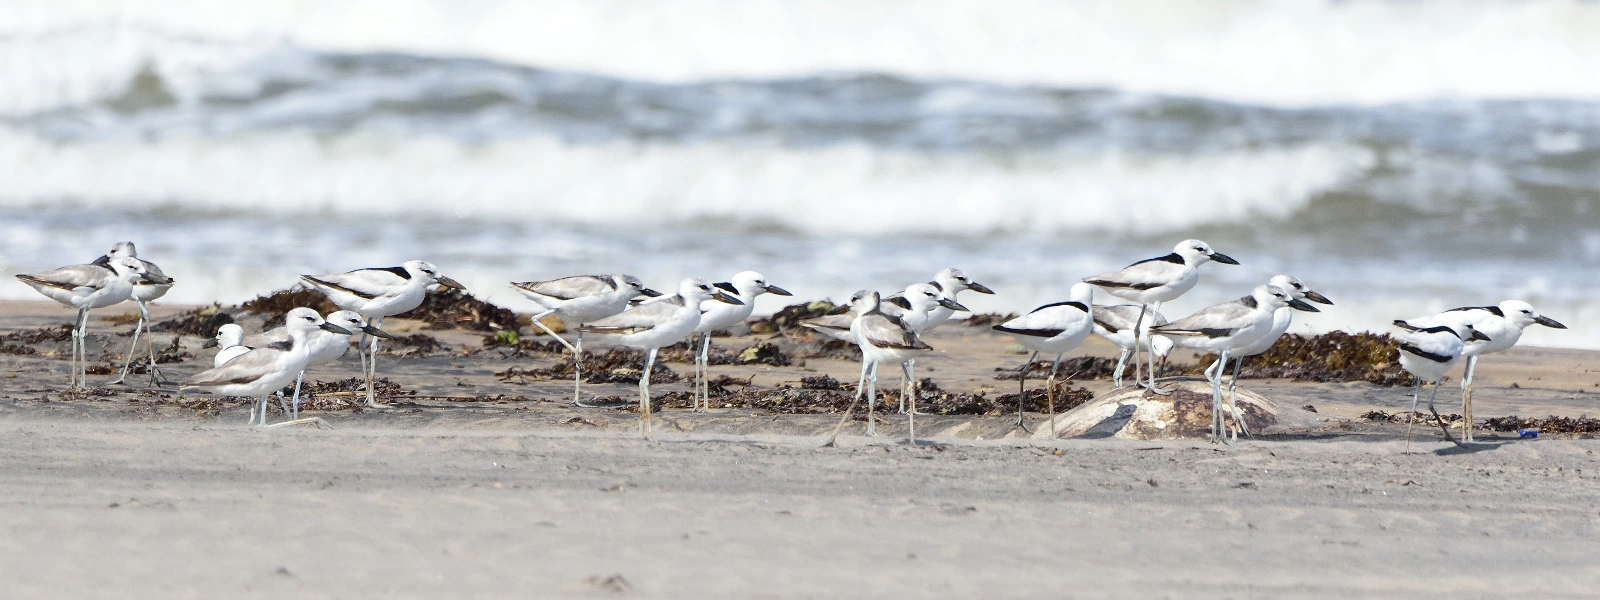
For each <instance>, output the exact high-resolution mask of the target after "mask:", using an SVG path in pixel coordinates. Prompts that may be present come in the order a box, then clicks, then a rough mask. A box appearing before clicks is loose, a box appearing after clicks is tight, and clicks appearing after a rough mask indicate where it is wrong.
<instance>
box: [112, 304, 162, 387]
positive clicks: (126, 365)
mask: <svg viewBox="0 0 1600 600" xmlns="http://www.w3.org/2000/svg"><path fill="white" fill-rule="evenodd" d="M133 303H134V305H136V306H138V307H139V324H138V325H134V326H133V343H132V344H129V345H128V353H127V355H126V356H125V357H124V358H123V360H122V373H121V374H120V375H117V378H116V379H114V380H112V381H111V385H116V384H119V383H122V380H124V379H127V378H128V369H130V368H132V367H133V352H134V351H135V350H137V349H138V348H139V334H140V333H141V332H143V331H144V318H145V311H144V303H143V302H140V301H139V299H138V298H135V299H134V300H133ZM150 356H151V360H150V368H152V369H154V368H155V366H156V361H155V360H154V357H155V351H154V350H151V354H150Z"/></svg>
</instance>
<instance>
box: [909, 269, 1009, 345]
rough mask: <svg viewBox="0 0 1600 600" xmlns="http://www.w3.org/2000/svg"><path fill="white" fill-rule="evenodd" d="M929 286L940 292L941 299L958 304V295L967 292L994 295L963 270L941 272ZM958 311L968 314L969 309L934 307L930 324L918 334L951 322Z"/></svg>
mask: <svg viewBox="0 0 1600 600" xmlns="http://www.w3.org/2000/svg"><path fill="white" fill-rule="evenodd" d="M928 285H931V286H933V287H934V289H936V290H938V292H939V299H941V300H949V301H951V302H958V300H956V295H957V294H960V293H961V292H964V291H966V290H972V291H974V292H977V293H979V294H994V290H991V289H989V288H987V287H984V286H983V285H982V284H980V283H978V282H976V281H973V280H971V279H968V278H967V274H966V273H962V272H961V269H945V270H942V271H939V272H938V274H935V275H934V276H933V281H930V282H928ZM957 311H960V312H967V309H965V308H960V309H956V308H950V307H948V306H943V305H941V306H936V307H934V308H933V312H932V314H931V315H929V317H928V322H927V323H926V324H925V325H924V326H923V327H922V329H919V330H918V332H919V333H920V332H923V331H928V330H931V329H933V328H935V327H938V326H940V325H943V324H944V323H945V321H949V320H950V317H952V316H955V314H956V312H957Z"/></svg>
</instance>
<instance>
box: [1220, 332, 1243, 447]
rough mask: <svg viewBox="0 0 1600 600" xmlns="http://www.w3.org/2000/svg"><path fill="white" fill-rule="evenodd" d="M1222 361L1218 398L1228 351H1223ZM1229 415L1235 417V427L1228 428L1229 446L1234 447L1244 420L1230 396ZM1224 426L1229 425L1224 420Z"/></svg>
mask: <svg viewBox="0 0 1600 600" xmlns="http://www.w3.org/2000/svg"><path fill="white" fill-rule="evenodd" d="M1221 360H1222V367H1223V368H1222V369H1217V397H1218V398H1221V397H1222V371H1223V370H1224V369H1226V368H1227V366H1228V351H1227V350H1223V351H1222V356H1221ZM1228 414H1230V415H1233V427H1229V428H1227V429H1228V445H1230V446H1231V445H1233V443H1234V442H1237V441H1239V430H1240V429H1243V428H1244V418H1242V417H1241V416H1240V415H1239V407H1238V406H1236V405H1234V403H1233V396H1228ZM1223 424H1224V425H1226V424H1227V422H1226V420H1224V422H1223Z"/></svg>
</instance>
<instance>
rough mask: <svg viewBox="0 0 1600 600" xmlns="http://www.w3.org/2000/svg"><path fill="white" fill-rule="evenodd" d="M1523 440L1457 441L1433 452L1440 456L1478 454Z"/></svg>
mask: <svg viewBox="0 0 1600 600" xmlns="http://www.w3.org/2000/svg"><path fill="white" fill-rule="evenodd" d="M1521 441H1522V440H1520V439H1513V440H1497V441H1493V442H1456V443H1455V445H1454V446H1450V447H1448V448H1440V449H1438V450H1434V451H1433V453H1434V454H1436V455H1439V456H1457V455H1462V454H1477V453H1479V452H1486V451H1490V450H1498V449H1500V447H1501V446H1508V445H1511V444H1515V443H1518V442H1521Z"/></svg>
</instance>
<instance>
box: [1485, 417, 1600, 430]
mask: <svg viewBox="0 0 1600 600" xmlns="http://www.w3.org/2000/svg"><path fill="white" fill-rule="evenodd" d="M1484 425H1485V426H1487V427H1488V428H1489V429H1490V430H1493V431H1518V430H1521V429H1537V430H1539V432H1540V433H1591V434H1592V433H1600V419H1595V418H1591V417H1545V418H1543V419H1532V418H1527V419H1525V418H1522V417H1518V416H1515V415H1513V416H1509V417H1495V418H1493V419H1488V420H1486V421H1484Z"/></svg>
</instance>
